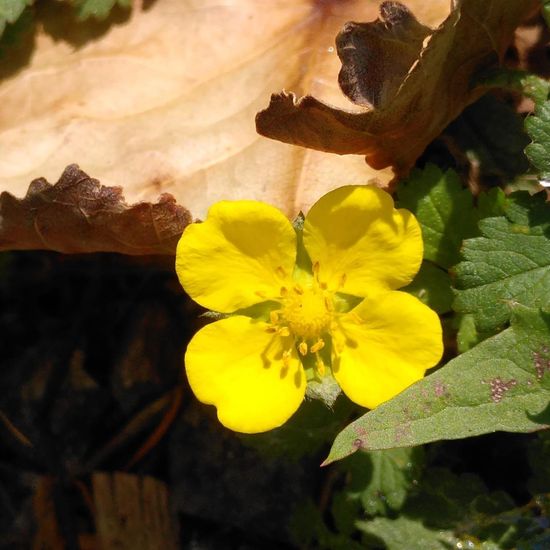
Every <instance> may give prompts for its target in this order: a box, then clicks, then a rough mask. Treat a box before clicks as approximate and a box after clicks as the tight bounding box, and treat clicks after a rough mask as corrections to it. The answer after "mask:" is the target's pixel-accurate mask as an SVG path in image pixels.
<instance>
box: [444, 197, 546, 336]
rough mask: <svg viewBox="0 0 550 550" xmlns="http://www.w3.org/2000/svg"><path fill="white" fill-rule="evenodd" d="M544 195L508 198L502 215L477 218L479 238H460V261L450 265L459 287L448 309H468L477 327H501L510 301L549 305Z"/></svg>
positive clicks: (508, 311)
mask: <svg viewBox="0 0 550 550" xmlns="http://www.w3.org/2000/svg"><path fill="white" fill-rule="evenodd" d="M545 198H546V195H545V194H544V193H541V194H539V195H536V196H534V197H530V196H529V195H528V194H527V193H525V192H521V193H517V194H515V195H513V196H511V197H510V198H509V199H508V201H507V206H506V212H505V214H506V215H505V216H500V217H496V218H487V219H484V220H481V221H480V223H479V228H480V230H481V233H482V237H478V238H474V239H469V240H466V241H465V242H464V248H463V254H464V257H465V261H464V262H461V263H460V264H459V265H458V266H457V267H456V268H455V273H456V286H457V288H458V289H459V290H460V291H459V293H458V297H457V299H456V301H455V304H454V307H455V309H456V310H457V311H459V312H463V313H471V314H472V315H473V316H474V319H475V323H476V327H477V328H478V329H479V330H481V331H491V330H496V329H498V328H500V327H502V326H503V325H504V324H505V323H506V322H508V320H509V318H510V313H511V306H512V305H513V304H515V303H520V304H523V305H525V306H529V307H545V306H548V305H550V206H549V205H547V204H546V203H545Z"/></svg>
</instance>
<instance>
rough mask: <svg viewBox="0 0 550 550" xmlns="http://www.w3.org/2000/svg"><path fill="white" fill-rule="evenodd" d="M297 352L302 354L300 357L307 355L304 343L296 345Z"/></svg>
mask: <svg viewBox="0 0 550 550" xmlns="http://www.w3.org/2000/svg"><path fill="white" fill-rule="evenodd" d="M298 351H299V352H300V353H301V354H302V355H307V344H306V343H305V342H303V341H302V342H300V343H299V344H298Z"/></svg>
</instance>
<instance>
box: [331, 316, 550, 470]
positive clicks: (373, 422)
mask: <svg viewBox="0 0 550 550" xmlns="http://www.w3.org/2000/svg"><path fill="white" fill-rule="evenodd" d="M512 310H513V311H512V324H511V326H510V327H509V328H508V329H506V330H505V331H503V332H501V333H499V334H497V335H496V336H493V337H491V338H489V339H487V340H485V341H484V342H482V343H481V344H479V345H478V346H476V347H475V348H473V349H472V350H470V351H468V352H466V353H464V354H462V355H460V356H458V357H457V358H455V359H453V360H452V361H450V362H449V363H448V364H447V365H445V366H444V367H442V368H441V369H439V370H438V371H437V372H435V373H433V374H432V375H430V376H428V377H426V378H424V379H423V380H420V381H419V382H417V383H416V384H414V385H413V386H411V387H409V388H407V389H406V390H405V391H403V392H402V393H400V394H399V395H398V396H396V397H395V398H393V399H391V400H390V401H387V402H386V403H383V404H382V405H380V406H379V407H378V408H376V409H374V410H372V411H370V412H368V413H366V414H365V415H364V416H362V417H361V418H359V419H358V420H356V421H355V422H353V423H351V424H350V425H349V426H347V427H346V428H345V429H344V430H343V431H342V432H340V434H338V436H337V437H336V439H335V441H334V444H333V446H332V449H331V450H330V454H329V456H328V458H327V459H326V461H325V464H329V463H331V462H334V461H336V460H340V459H342V458H344V457H346V456H348V455H350V454H352V453H354V452H355V451H357V450H358V449H360V448H361V449H365V450H378V449H391V448H397V447H409V446H412V445H420V444H422V443H428V442H430V441H438V440H441V439H460V438H464V437H470V436H475V435H481V434H484V433H490V432H495V431H509V432H531V431H534V430H537V429H542V428H545V427H547V426H548V425H549V424H550V405H549V401H550V314H549V313H544V312H540V311H539V310H536V309H533V308H527V307H524V306H520V305H514V306H513V307H512Z"/></svg>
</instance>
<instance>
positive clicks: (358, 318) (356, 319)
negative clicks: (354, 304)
mask: <svg viewBox="0 0 550 550" xmlns="http://www.w3.org/2000/svg"><path fill="white" fill-rule="evenodd" d="M350 315H351V318H352V319H353V320H354V321H355V322H356V323H357V324H358V325H362V324H364V322H365V321H364V320H363V319H362V318H361V317H360V316H359V315H358V314H357V313H355V311H352V312H351V314H350Z"/></svg>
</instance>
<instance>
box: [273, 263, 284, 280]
mask: <svg viewBox="0 0 550 550" xmlns="http://www.w3.org/2000/svg"><path fill="white" fill-rule="evenodd" d="M275 272H276V273H277V275H279V277H281V279H284V278H285V277H286V272H285V270H284V268H283V267H282V266H279V267H277V269H275Z"/></svg>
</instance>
